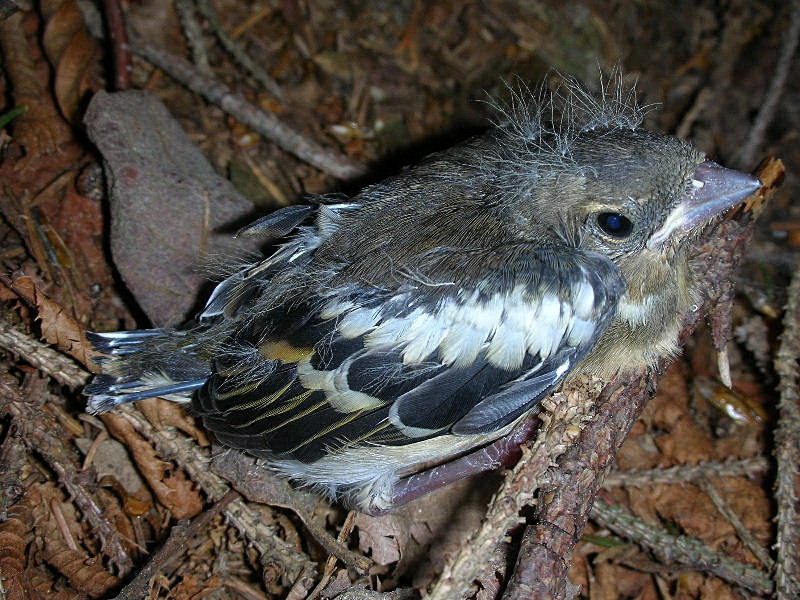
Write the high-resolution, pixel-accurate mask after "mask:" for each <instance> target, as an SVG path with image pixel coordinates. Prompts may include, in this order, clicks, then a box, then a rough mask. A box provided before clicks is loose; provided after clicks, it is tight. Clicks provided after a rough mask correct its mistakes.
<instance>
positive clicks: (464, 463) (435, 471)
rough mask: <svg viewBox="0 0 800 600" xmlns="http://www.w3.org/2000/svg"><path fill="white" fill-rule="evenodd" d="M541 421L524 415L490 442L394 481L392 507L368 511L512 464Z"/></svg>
mask: <svg viewBox="0 0 800 600" xmlns="http://www.w3.org/2000/svg"><path fill="white" fill-rule="evenodd" d="M540 423H541V421H540V420H539V419H538V418H537V417H535V416H529V417H526V418H525V419H523V420H522V421H520V423H519V424H518V425H517V426H516V427H515V428H514V429H513V430H512V431H511V432H510V433H509V434H508V435H506V436H504V437H501V438H500V439H498V440H495V441H494V442H492V443H491V444H488V445H486V446H484V447H482V448H479V449H478V450H475V451H473V452H470V453H469V454H465V455H464V456H461V457H459V458H456V459H454V460H451V461H449V462H446V463H444V464H441V465H437V466H435V467H432V468H430V469H426V470H425V471H420V472H419V473H414V474H413V475H408V476H406V477H403V478H401V479H400V480H399V481H398V482H397V483H396V484H395V487H394V491H393V497H392V503H391V507H390V508H387V509H385V510H376V511H370V514H372V515H375V516H377V515H381V514H386V513H388V512H391V511H392V510H394V509H396V508H398V507H400V506H403V505H404V504H407V503H409V502H411V501H412V500H416V499H417V498H421V497H422V496H425V495H426V494H429V493H431V492H433V491H434V490H437V489H439V488H440V487H444V486H446V485H449V484H451V483H453V482H455V481H458V480H459V479H463V478H464V477H469V476H470V475H475V474H477V473H483V472H484V471H492V470H494V469H497V468H499V467H501V466H503V467H512V466H514V465H515V464H516V463H517V461H518V460H519V459H520V457H521V456H522V448H520V446H521V444H524V443H525V442H527V441H528V440H530V439H531V438H533V436H534V434H535V433H536V431H537V430H538V428H539V425H540Z"/></svg>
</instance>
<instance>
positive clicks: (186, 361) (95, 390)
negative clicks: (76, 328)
mask: <svg viewBox="0 0 800 600" xmlns="http://www.w3.org/2000/svg"><path fill="white" fill-rule="evenodd" d="M88 338H89V340H90V341H91V343H92V345H93V346H94V348H95V349H96V350H97V351H98V352H101V353H102V354H104V355H105V356H101V357H99V359H96V362H97V363H98V364H99V365H101V366H102V368H103V373H102V374H100V375H97V376H96V377H94V379H92V381H91V382H90V383H89V384H88V385H87V386H86V387H85V388H84V390H83V393H84V394H85V395H87V396H89V401H88V403H87V410H88V411H89V412H90V413H102V412H106V411H108V410H111V409H113V408H114V407H115V406H119V405H120V404H126V403H128V402H135V401H137V400H143V399H145V398H155V397H163V398H167V399H169V400H173V401H176V402H187V401H188V400H189V396H190V395H191V392H193V391H194V390H196V389H198V388H200V387H202V386H203V385H204V384H205V382H206V379H208V377H209V376H210V374H211V371H210V369H209V365H208V361H207V360H205V359H203V358H202V357H201V356H198V354H197V344H196V343H194V341H193V340H192V338H191V336H190V335H189V332H183V331H170V330H162V329H143V330H139V331H115V332H110V333H89V334H88Z"/></svg>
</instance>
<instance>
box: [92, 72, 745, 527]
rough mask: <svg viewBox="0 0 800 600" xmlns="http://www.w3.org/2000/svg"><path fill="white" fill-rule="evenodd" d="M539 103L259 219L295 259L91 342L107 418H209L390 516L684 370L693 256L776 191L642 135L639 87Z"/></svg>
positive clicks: (559, 95)
mask: <svg viewBox="0 0 800 600" xmlns="http://www.w3.org/2000/svg"><path fill="white" fill-rule="evenodd" d="M530 102H531V101H530V100H528V99H526V98H525V95H524V93H519V94H517V95H516V102H515V105H514V106H512V108H511V109H509V110H506V111H505V112H503V113H502V119H503V120H502V122H500V123H498V124H496V125H495V126H494V127H493V128H492V129H491V130H489V131H488V132H487V133H485V134H483V135H480V136H478V137H474V138H472V139H470V140H468V141H466V142H464V143H462V144H460V145H457V146H455V147H453V148H450V149H448V150H446V151H444V152H440V153H437V154H433V155H431V156H428V157H427V158H425V159H424V160H423V161H422V162H420V163H419V164H417V165H415V166H412V167H409V168H407V169H406V170H404V171H402V172H401V173H399V174H397V175H395V176H393V177H390V178H389V179H386V180H384V181H382V182H381V183H378V184H376V185H371V186H369V187H367V188H365V189H364V190H363V191H362V192H361V193H359V194H357V195H356V196H354V197H352V198H351V199H350V200H348V201H346V202H343V201H341V200H339V199H337V200H333V199H330V198H327V197H320V198H317V199H316V201H315V204H314V205H310V206H300V205H298V206H291V207H288V208H283V209H281V210H278V211H276V212H274V213H272V214H270V215H268V216H266V217H264V218H262V219H260V220H258V221H256V222H255V223H254V224H253V225H251V226H250V227H248V228H247V229H246V230H244V231H243V232H242V233H243V234H244V235H257V236H262V237H264V238H274V239H278V238H282V237H284V236H287V235H290V237H289V238H288V241H286V242H285V243H283V245H282V246H280V247H279V249H278V250H277V251H276V252H275V253H274V254H272V256H270V257H268V258H266V259H264V260H261V261H258V262H254V263H252V264H247V265H243V266H242V267H241V268H240V269H238V270H236V271H235V272H233V274H232V275H230V276H229V277H228V278H227V279H225V280H224V281H222V282H221V283H220V284H219V285H218V286H217V287H216V289H215V290H214V292H213V294H212V295H211V298H210V299H209V300H208V303H207V305H206V307H205V310H204V311H203V312H202V314H201V315H200V316H199V317H198V320H197V322H196V323H194V324H193V325H191V326H188V327H186V328H184V329H178V330H176V329H155V330H142V331H128V332H116V333H99V334H92V339H93V342H94V343H95V345H96V347H97V349H98V350H100V351H101V352H103V353H105V354H106V355H107V356H106V357H105V358H104V359H102V367H103V371H104V374H102V375H99V376H97V377H96V378H95V379H94V381H93V382H92V383H91V384H90V385H89V386H87V388H86V393H87V394H88V395H90V396H91V398H90V400H89V409H90V410H91V411H95V412H102V411H105V410H109V409H111V408H113V407H114V406H116V405H119V404H122V403H125V402H130V401H134V400H139V399H142V398H147V397H153V396H162V397H167V398H169V399H174V400H179V401H190V400H191V403H192V408H193V410H194V412H196V414H198V415H200V416H201V417H202V419H203V422H204V423H205V426H206V427H207V428H208V429H209V430H211V431H212V432H213V433H214V434H215V435H216V437H217V438H218V439H219V441H220V442H222V443H223V444H226V445H228V446H230V447H233V448H239V449H243V450H245V451H246V452H249V453H251V454H253V455H256V456H259V457H263V458H266V459H267V461H268V464H269V465H270V466H271V468H272V469H274V470H275V471H276V472H278V473H280V474H282V475H284V476H286V477H289V478H291V479H292V480H294V481H295V482H297V483H299V484H301V485H305V486H311V487H313V488H315V489H316V490H318V491H321V492H323V493H325V494H327V495H328V496H329V497H332V498H336V499H338V500H340V501H343V502H344V503H345V504H347V505H349V506H353V507H357V508H360V509H361V510H364V511H367V512H380V511H383V510H387V509H389V508H391V507H392V505H393V504H394V501H395V496H394V491H395V486H396V485H397V483H398V481H399V478H400V477H401V476H403V475H406V474H408V473H411V472H414V470H415V469H416V468H418V466H419V465H421V464H423V463H431V462H433V463H437V462H438V463H441V462H443V461H446V460H448V459H451V458H453V457H456V456H459V455H463V454H464V453H466V452H467V451H469V450H471V449H474V448H477V447H480V446H482V445H485V444H487V443H489V442H491V441H493V440H496V439H497V438H499V437H500V436H503V435H506V434H507V433H508V432H509V431H510V430H511V429H512V427H513V426H514V425H515V423H516V422H518V421H519V420H520V418H521V417H523V416H524V415H526V414H527V413H528V412H529V411H531V410H532V409H534V408H535V407H536V405H537V403H538V402H539V401H540V400H541V399H542V398H543V397H544V396H546V395H547V394H548V393H549V392H551V391H552V390H553V389H554V388H556V387H557V386H559V385H560V384H561V383H562V382H563V381H564V380H565V379H567V378H569V377H571V376H573V375H574V374H577V373H583V372H590V373H592V374H595V375H598V376H600V377H604V378H608V377H610V376H613V375H614V374H616V373H617V372H620V371H622V372H624V371H626V370H628V369H630V368H633V367H636V366H640V365H642V364H648V363H652V362H653V361H655V360H656V359H657V358H659V357H661V356H664V355H672V354H675V353H676V352H677V345H676V343H677V335H678V329H679V323H680V315H681V314H682V313H685V312H686V311H688V310H690V309H691V306H692V305H693V304H694V303H695V302H696V301H697V297H698V290H697V284H696V283H695V281H694V280H693V278H692V274H691V271H690V268H689V262H688V256H687V247H688V244H687V241H688V240H689V239H690V238H692V237H693V236H694V235H696V234H697V233H698V232H699V231H700V230H701V229H702V228H703V227H704V225H706V224H707V223H708V222H709V221H710V220H712V219H713V218H714V217H716V216H718V215H720V214H721V213H723V212H724V211H726V210H727V209H729V208H731V207H732V206H734V205H736V204H737V203H739V202H741V201H742V200H743V199H744V198H746V197H747V196H748V195H750V194H751V193H752V192H753V191H754V190H755V189H757V188H758V186H759V182H758V180H757V179H755V178H753V177H751V176H749V175H746V174H744V173H739V172H737V171H733V170H730V169H725V168H723V167H721V166H719V165H717V164H715V163H713V162H711V161H708V160H706V159H705V158H704V155H703V154H702V153H701V152H699V151H698V150H696V149H695V148H694V147H693V146H692V145H691V144H690V143H689V142H687V141H684V140H682V139H679V138H676V137H672V136H667V135H662V134H660V133H654V132H652V131H648V130H645V129H641V128H640V125H641V121H642V119H643V116H644V110H643V109H641V108H640V107H638V106H637V105H636V103H635V98H634V96H633V93H632V92H630V91H626V89H625V88H624V87H623V86H622V83H621V80H620V81H619V82H617V83H615V84H613V85H610V86H607V88H606V89H605V90H604V91H603V92H601V93H600V94H599V95H592V94H590V93H588V92H587V91H585V89H584V88H583V87H581V86H580V84H578V83H577V82H575V81H572V80H569V79H568V80H566V81H565V82H564V83H563V84H562V85H561V87H559V88H556V90H555V91H554V92H552V94H551V95H550V96H549V97H546V98H543V99H540V102H539V103H538V104H537V105H536V106H534V107H533V108H530V107H529V106H527V105H528V104H530Z"/></svg>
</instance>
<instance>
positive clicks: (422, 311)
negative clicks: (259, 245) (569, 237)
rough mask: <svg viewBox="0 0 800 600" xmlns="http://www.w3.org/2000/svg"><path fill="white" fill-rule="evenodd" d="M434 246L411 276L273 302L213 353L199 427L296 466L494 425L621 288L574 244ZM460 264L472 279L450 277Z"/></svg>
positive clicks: (575, 353) (610, 271)
mask: <svg viewBox="0 0 800 600" xmlns="http://www.w3.org/2000/svg"><path fill="white" fill-rule="evenodd" d="M434 253H435V254H437V256H435V257H434V258H433V259H432V258H431V257H430V256H428V257H426V260H424V261H421V263H420V264H425V265H426V268H427V272H425V273H423V272H420V273H418V274H417V277H416V281H417V283H416V284H409V283H408V282H406V283H404V284H403V285H401V286H398V288H397V289H394V290H387V289H385V288H380V289H378V288H371V287H370V286H367V285H364V284H363V283H362V284H358V285H356V284H353V283H350V284H347V285H342V286H340V287H325V288H324V289H322V288H320V289H319V290H318V291H316V292H314V293H313V294H309V295H308V296H307V297H306V298H305V300H304V301H302V302H300V301H297V300H295V301H293V302H292V303H291V304H284V305H282V306H279V307H277V308H275V309H273V310H271V311H270V312H269V314H268V315H266V318H267V320H270V319H271V320H272V322H273V327H272V328H271V330H269V331H268V332H267V333H266V334H262V335H260V337H259V336H256V338H253V339H251V340H250V342H249V343H250V344H251V346H252V352H251V353H250V354H249V355H247V354H243V353H241V352H239V353H233V354H232V355H230V356H226V355H225V354H224V353H222V354H221V355H220V356H221V357H220V358H218V359H217V361H216V363H215V365H214V374H213V375H212V376H211V378H210V379H209V381H208V383H207V384H206V386H205V387H204V388H203V389H202V390H201V391H200V393H199V394H198V396H197V398H196V400H195V407H196V409H197V410H198V411H199V412H200V413H201V414H202V415H203V417H204V420H205V423H206V426H207V427H208V428H209V429H211V430H212V431H214V432H215V433H216V434H217V436H218V437H219V439H220V441H222V442H223V443H226V444H228V445H230V446H233V447H238V448H242V449H246V450H248V451H250V452H253V453H256V454H262V455H268V456H273V457H274V456H279V457H282V458H295V459H299V460H303V461H313V460H316V459H317V458H319V457H321V456H323V455H324V454H326V453H329V452H331V451H334V450H336V449H338V448H341V447H343V446H352V445H354V444H361V445H368V444H384V445H403V444H408V443H412V442H416V441H420V440H422V439H426V438H430V437H435V436H437V435H441V434H445V433H453V434H457V435H469V434H479V433H487V432H492V431H495V430H497V429H499V428H501V427H502V426H504V425H506V424H508V423H510V422H512V421H513V420H514V419H515V418H517V417H518V416H520V415H521V414H523V413H524V412H525V411H527V410H529V409H530V408H531V407H532V406H533V405H534V404H535V403H536V402H538V401H539V400H540V399H541V398H542V397H543V396H545V395H546V394H547V393H548V392H549V391H551V390H552V389H553V388H554V387H556V386H557V385H558V384H559V383H560V382H561V381H562V380H563V379H564V377H565V376H566V375H567V373H569V372H570V371H571V370H572V369H573V368H574V367H575V365H577V364H578V363H579V362H580V361H581V360H582V359H583V358H584V357H585V356H586V354H587V353H588V352H589V351H590V350H591V348H592V347H593V346H594V344H595V343H596V341H597V339H598V338H599V336H600V335H601V334H602V332H603V331H604V330H605V328H606V327H607V326H608V324H609V322H610V320H611V319H612V318H613V316H614V314H615V312H616V304H617V301H618V299H619V297H620V295H621V293H622V290H623V281H622V278H621V276H620V274H619V272H618V270H617V268H616V266H615V265H614V264H613V263H612V262H611V261H609V260H608V259H607V258H605V257H603V256H601V255H599V254H595V253H588V252H584V251H581V250H579V249H576V248H574V247H573V248H566V247H564V248H548V249H541V248H536V247H532V245H528V244H518V245H515V246H514V247H508V248H492V249H491V250H486V251H485V252H481V251H471V252H469V253H466V254H465V253H459V252H456V251H451V250H447V249H441V248H440V249H436V250H435V251H434ZM290 254H291V253H290ZM286 255H287V256H289V254H286ZM291 256H295V257H297V256H298V253H297V252H294V254H291ZM293 260H295V259H293ZM296 260H300V259H299V258H296ZM272 265H273V266H271V267H270V268H275V265H276V263H275V261H274V260H273V262H272ZM278 268H279V267H278ZM467 269H468V270H470V271H471V272H472V275H473V277H472V279H474V280H475V281H476V282H479V284H477V285H476V286H475V287H469V286H467V285H464V284H463V283H458V284H451V283H450V282H449V281H448V274H451V275H452V278H450V279H452V281H463V279H464V278H463V274H464V271H465V270H467ZM252 271H253V270H251V272H252ZM256 271H259V270H258V269H256ZM259 272H261V273H268V272H269V269H260V271H259ZM243 277H244V280H245V282H246V281H247V276H242V275H239V276H234V277H232V278H231V280H230V281H229V282H223V284H221V288H222V289H221V290H220V291H218V293H215V295H214V297H213V298H212V300H211V301H210V306H211V307H212V309H213V310H211V311H210V314H212V315H218V314H221V313H223V312H225V306H226V304H227V303H229V302H228V300H226V298H227V297H228V296H231V297H234V296H238V297H239V300H237V302H243V300H241V297H242V296H243V294H241V293H234V292H235V290H236V289H238V288H241V287H242V284H241V280H242V278H243ZM432 279H435V280H436V281H435V282H434V281H432ZM237 343H241V340H238V341H236V340H234V341H233V342H231V344H232V345H235V344H237ZM243 356H244V357H245V358H243ZM247 356H250V358H246V357H247Z"/></svg>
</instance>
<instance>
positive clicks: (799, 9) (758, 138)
mask: <svg viewBox="0 0 800 600" xmlns="http://www.w3.org/2000/svg"><path fill="white" fill-rule="evenodd" d="M789 11H790V12H789V27H788V28H787V30H786V33H785V34H784V36H783V42H782V43H781V52H780V55H779V56H778V62H777V63H776V65H775V74H774V75H773V76H772V81H771V82H770V84H769V89H767V92H766V94H765V95H764V100H762V102H761V107H760V108H759V109H758V114H757V115H756V119H755V121H753V126H752V127H751V128H750V132H749V133H748V135H747V139H746V140H745V142H744V144H743V145H742V149H741V151H740V153H739V160H738V161H737V162H738V163H739V164H740V165H743V166H744V167H749V166H750V165H752V163H753V161H754V160H755V158H756V152H758V149H759V148H760V146H761V143H762V142H763V140H764V133H765V132H766V130H767V126H768V125H769V124H770V121H772V117H773V116H774V115H775V110H776V109H777V108H778V100H780V97H781V94H782V93H783V88H784V87H785V86H786V78H787V77H788V76H789V68H790V67H791V65H792V57H793V56H794V53H795V51H796V50H797V43H798V40H800V0H792V2H791V6H790V8H789Z"/></svg>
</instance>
